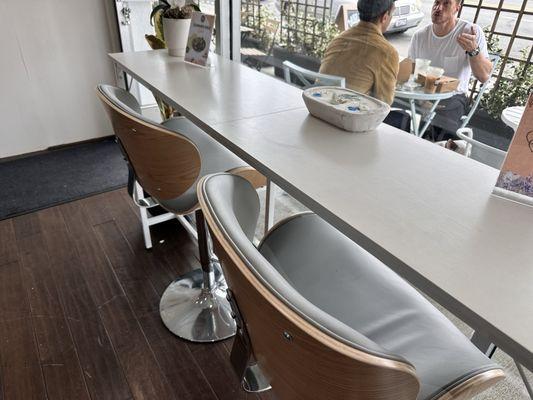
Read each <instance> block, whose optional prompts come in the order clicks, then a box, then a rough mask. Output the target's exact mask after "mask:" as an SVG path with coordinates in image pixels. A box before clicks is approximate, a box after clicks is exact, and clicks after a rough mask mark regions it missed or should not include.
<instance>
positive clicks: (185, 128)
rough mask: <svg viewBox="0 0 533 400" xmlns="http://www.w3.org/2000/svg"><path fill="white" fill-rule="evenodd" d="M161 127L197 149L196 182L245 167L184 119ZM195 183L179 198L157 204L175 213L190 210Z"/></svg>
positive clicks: (194, 193) (193, 200)
mask: <svg viewBox="0 0 533 400" xmlns="http://www.w3.org/2000/svg"><path fill="white" fill-rule="evenodd" d="M162 125H163V126H164V127H166V128H167V129H170V130H172V131H175V132H177V133H179V134H181V135H183V136H185V137H187V138H188V139H189V140H191V141H192V142H193V143H194V144H195V145H196V147H197V148H198V152H199V153H200V158H201V160H202V166H201V169H200V175H199V176H198V179H197V182H198V180H200V178H202V177H203V176H205V175H208V174H212V173H215V172H227V171H229V170H231V169H234V168H238V167H244V166H247V164H246V163H245V162H244V161H242V160H241V159H240V158H239V157H237V156H236V155H234V154H233V153H232V152H231V151H229V150H228V149H226V148H225V147H224V146H222V145H221V144H220V143H218V142H217V141H216V140H215V139H213V138H211V137H210V136H209V135H208V134H207V133H205V132H204V131H203V130H201V129H200V128H198V127H197V126H196V125H194V124H193V123H192V122H191V121H189V120H188V119H186V118H183V117H178V118H171V119H168V120H166V121H165V122H163V123H162ZM197 182H195V184H194V185H192V186H191V187H190V188H189V190H187V191H186V192H185V193H183V194H182V195H181V196H179V197H177V198H175V199H171V200H158V202H159V203H160V204H161V205H162V206H163V207H165V208H166V209H167V210H169V211H172V212H176V213H183V212H185V211H188V210H191V209H192V208H194V207H195V206H196V205H197V204H198V197H197V195H196V183H197Z"/></svg>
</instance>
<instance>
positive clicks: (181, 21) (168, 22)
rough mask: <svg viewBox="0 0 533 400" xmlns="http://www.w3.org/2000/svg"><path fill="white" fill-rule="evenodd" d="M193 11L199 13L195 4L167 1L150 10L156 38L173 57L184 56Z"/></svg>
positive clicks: (162, 0)
mask: <svg viewBox="0 0 533 400" xmlns="http://www.w3.org/2000/svg"><path fill="white" fill-rule="evenodd" d="M194 11H200V7H198V5H197V4H194V3H183V4H181V5H179V4H172V3H169V2H168V1H167V0H161V1H160V2H159V4H158V5H157V6H156V7H154V9H153V10H152V14H151V15H150V19H151V20H153V22H154V27H155V32H156V37H157V38H158V39H160V40H161V41H162V42H164V43H165V45H166V47H167V49H168V54H169V55H171V56H174V57H183V56H184V55H185V48H186V47H187V37H188V35H189V27H190V25H191V17H192V13H193V12H194ZM147 39H148V38H147ZM152 47H154V46H152Z"/></svg>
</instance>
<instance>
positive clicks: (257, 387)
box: [242, 364, 272, 393]
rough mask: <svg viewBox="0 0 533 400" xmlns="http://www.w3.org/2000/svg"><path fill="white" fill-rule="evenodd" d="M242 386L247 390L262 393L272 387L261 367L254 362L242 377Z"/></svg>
mask: <svg viewBox="0 0 533 400" xmlns="http://www.w3.org/2000/svg"><path fill="white" fill-rule="evenodd" d="M242 387H243V389H244V390H245V391H247V392H251V393H260V392H265V391H267V390H270V389H272V386H270V382H269V381H268V379H267V378H266V376H264V375H263V372H261V369H260V368H259V366H258V365H257V364H252V365H250V366H249V367H248V368H246V371H244V377H243V378H242Z"/></svg>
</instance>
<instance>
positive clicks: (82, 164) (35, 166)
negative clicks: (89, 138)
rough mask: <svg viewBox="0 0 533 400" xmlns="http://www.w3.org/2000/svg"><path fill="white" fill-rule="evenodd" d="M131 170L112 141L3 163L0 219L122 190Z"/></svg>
mask: <svg viewBox="0 0 533 400" xmlns="http://www.w3.org/2000/svg"><path fill="white" fill-rule="evenodd" d="M127 181H128V168H127V166H126V162H125V161H124V158H123V156H122V153H121V152H120V149H119V147H118V145H117V144H116V143H115V141H114V140H113V139H106V140H103V141H99V142H92V143H86V144H80V145H75V146H72V147H68V148H63V149H58V150H52V151H48V152H46V153H42V154H38V155H33V156H28V157H24V158H19V159H15V160H11V161H5V162H0V220H2V219H5V218H10V217H14V216H17V215H21V214H25V213H28V212H31V211H36V210H40V209H43V208H47V207H51V206H54V205H57V204H61V203H66V202H68V201H72V200H77V199H80V198H83V197H87V196H90V195H93V194H97V193H101V192H106V191H109V190H113V189H117V188H120V187H123V186H125V185H126V184H127Z"/></svg>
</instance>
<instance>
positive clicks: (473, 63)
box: [457, 26, 492, 83]
mask: <svg viewBox="0 0 533 400" xmlns="http://www.w3.org/2000/svg"><path fill="white" fill-rule="evenodd" d="M483 39H484V38H481V37H480V36H479V33H478V32H477V30H476V28H474V26H472V27H471V28H470V32H469V33H467V32H464V33H462V34H461V35H459V37H458V38H457V42H459V45H460V46H461V47H462V48H463V49H464V50H465V51H466V52H472V51H474V50H476V49H479V50H480V51H479V53H478V54H477V55H476V56H468V60H469V62H470V67H471V68H472V73H473V74H474V76H475V77H476V78H477V79H478V80H479V81H481V82H483V83H484V82H486V81H488V80H489V78H490V73H491V71H492V62H491V61H490V60H489V59H488V58H487V56H486V52H487V50H486V45H483V44H484V43H485V42H484V40H483Z"/></svg>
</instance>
